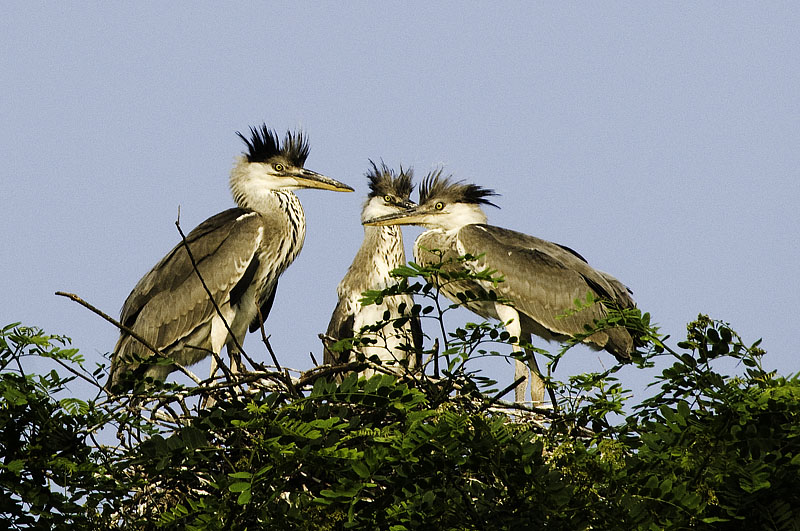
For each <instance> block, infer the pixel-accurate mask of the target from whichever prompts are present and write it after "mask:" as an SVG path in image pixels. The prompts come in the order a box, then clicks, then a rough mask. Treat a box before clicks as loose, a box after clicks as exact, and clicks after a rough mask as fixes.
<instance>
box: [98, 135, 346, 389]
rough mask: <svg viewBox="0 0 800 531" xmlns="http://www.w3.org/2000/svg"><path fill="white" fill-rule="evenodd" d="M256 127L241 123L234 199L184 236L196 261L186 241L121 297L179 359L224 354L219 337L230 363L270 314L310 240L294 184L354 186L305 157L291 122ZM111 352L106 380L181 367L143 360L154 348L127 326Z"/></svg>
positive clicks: (148, 335) (146, 332) (144, 328)
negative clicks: (283, 128)
mask: <svg viewBox="0 0 800 531" xmlns="http://www.w3.org/2000/svg"><path fill="white" fill-rule="evenodd" d="M250 133H251V135H250V138H247V137H245V136H244V135H243V134H242V133H239V132H237V135H238V136H239V137H240V138H241V139H242V140H243V141H244V143H245V144H246V146H247V150H246V151H245V152H244V153H243V156H241V157H238V158H237V159H236V162H235V164H234V167H233V169H232V170H231V175H230V189H231V193H232V195H233V198H234V200H235V202H236V204H237V207H235V208H231V209H228V210H225V211H224V212H220V213H219V214H217V215H215V216H212V217H211V218H209V219H207V220H206V221H204V222H203V223H201V224H200V225H198V226H197V227H196V228H195V229H194V230H192V231H191V232H190V233H189V234H188V236H187V237H186V245H188V247H189V249H190V250H191V254H192V256H193V258H194V260H195V262H196V263H197V271H195V268H194V266H193V265H192V263H191V259H190V256H189V253H188V252H187V249H186V248H185V246H184V243H183V242H181V243H179V244H178V245H176V246H175V247H174V248H173V249H172V250H171V251H170V252H169V253H167V255H166V256H165V257H164V258H162V259H161V261H160V262H158V263H157V264H156V265H155V266H154V267H153V269H151V270H150V272H148V273H147V274H146V275H144V277H142V279H141V280H139V282H138V284H136V287H134V288H133V291H131V293H130V295H128V298H127V299H126V300H125V303H124V305H123V306H122V311H121V317H120V321H121V322H122V324H124V325H125V326H127V327H129V328H130V329H131V330H133V331H134V332H136V333H138V334H139V335H140V336H142V338H143V339H145V340H146V341H148V342H150V344H152V345H154V346H155V347H156V348H157V349H159V350H160V351H161V352H162V353H164V354H165V355H166V356H167V357H168V358H169V359H170V360H172V361H174V362H176V363H179V364H181V365H182V366H188V365H191V364H194V363H197V362H198V361H200V360H202V359H204V358H206V357H207V356H209V355H210V354H211V352H214V353H217V354H219V352H220V351H221V350H222V347H223V346H227V349H228V354H229V355H230V356H231V360H232V363H233V360H235V359H236V358H237V357H238V352H237V344H238V345H241V343H242V340H243V339H244V336H245V334H246V333H247V329H248V327H249V329H250V331H254V330H256V329H257V328H258V327H259V326H260V325H261V323H262V321H261V319H266V317H267V315H268V314H269V312H270V309H271V308H272V303H273V301H274V300H275V291H276V287H277V283H278V278H279V277H280V275H281V274H282V273H283V272H284V271H285V270H286V268H287V267H289V265H290V264H291V263H292V262H293V261H294V259H295V258H296V257H297V255H298V253H300V250H301V249H302V248H303V242H304V240H305V235H306V223H305V214H304V213H303V207H302V205H301V204H300V200H299V199H298V198H297V196H296V195H295V194H294V193H292V190H296V189H300V188H318V189H322V190H333V191H339V192H351V191H353V189H352V188H351V187H349V186H347V185H346V184H343V183H341V182H339V181H336V180H334V179H331V178H329V177H326V176H324V175H321V174H319V173H316V172H313V171H311V170H308V169H305V168H304V167H303V166H304V164H305V161H306V158H307V157H308V152H309V146H308V142H307V139H306V137H305V136H304V135H303V134H302V132H297V133H292V132H287V133H286V136H285V137H284V140H283V143H281V142H280V140H279V138H278V136H277V134H276V133H275V131H273V130H270V129H268V128H267V126H266V125H262V126H261V127H260V128H259V127H251V128H250ZM198 273H199V275H200V276H202V279H203V280H204V281H205V283H206V285H207V287H208V289H209V291H210V292H211V294H212V295H213V297H214V301H215V302H216V304H217V306H218V307H219V309H220V312H219V313H221V314H222V315H221V316H220V315H219V314H218V312H217V311H216V309H215V308H214V304H213V303H212V301H211V300H210V299H209V296H208V294H207V292H206V290H205V288H203V286H202V283H201V281H200V278H199V276H198ZM223 319H224V322H223ZM226 323H227V325H228V326H227V327H226V326H225V325H226ZM228 327H229V328H230V332H232V334H231V333H230V332H229V331H228ZM112 356H113V357H112V362H111V370H110V375H109V383H108V385H107V387H108V388H109V389H112V388H114V386H115V385H117V384H118V383H119V382H120V381H121V380H122V379H123V377H124V376H125V375H129V374H131V373H132V372H133V371H136V374H140V373H143V376H144V377H152V378H153V379H157V380H164V379H165V378H166V376H167V375H168V374H169V373H170V372H172V371H173V370H175V369H176V367H175V365H174V364H163V363H161V364H152V365H144V366H143V367H139V363H138V362H137V360H141V359H146V358H149V357H150V356H151V353H150V352H149V351H148V350H147V349H145V348H144V347H143V345H142V344H141V343H140V342H139V341H138V340H136V339H135V338H133V337H132V336H131V335H129V334H127V333H126V332H122V333H121V335H120V337H119V340H118V341H117V344H116V346H115V347H114V352H113V355H112ZM137 367H138V370H137Z"/></svg>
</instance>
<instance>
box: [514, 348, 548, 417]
mask: <svg viewBox="0 0 800 531" xmlns="http://www.w3.org/2000/svg"><path fill="white" fill-rule="evenodd" d="M520 341H525V342H526V343H528V344H530V342H531V335H530V334H528V333H524V334H522V337H520ZM525 354H526V355H527V359H526V361H527V362H528V364H527V367H526V368H527V369H528V370H530V378H531V402H533V404H534V405H536V404H542V403H544V378H542V371H541V369H539V364H538V363H537V362H536V357H535V356H534V353H533V350H531V349H525ZM517 362H518V363H520V362H519V361H517ZM523 367H524V364H523Z"/></svg>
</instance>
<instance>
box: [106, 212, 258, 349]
mask: <svg viewBox="0 0 800 531" xmlns="http://www.w3.org/2000/svg"><path fill="white" fill-rule="evenodd" d="M259 218H260V216H259V215H258V214H257V213H255V212H251V211H248V210H244V209H239V208H233V209H229V210H226V211H225V212H221V213H220V214H217V215H216V216H213V217H211V218H209V219H207V220H206V221H204V222H203V223H201V224H200V225H199V226H197V228H195V229H194V230H193V231H192V232H190V233H189V235H188V236H187V237H186V243H187V244H188V246H189V249H190V250H191V253H192V256H193V257H194V260H195V262H196V264H197V271H198V272H199V273H200V276H202V278H203V281H204V282H205V284H206V286H207V287H208V290H209V291H210V292H211V295H212V296H213V298H214V301H215V302H216V303H217V304H218V305H219V306H223V305H224V304H225V303H226V302H228V301H229V300H230V296H231V291H232V290H233V289H234V287H235V286H236V285H237V283H238V282H239V281H240V280H241V278H242V277H243V276H244V275H245V274H246V273H247V271H248V270H249V269H252V263H253V260H254V259H255V254H256V249H257V248H258V246H259V243H260V241H261V239H262V236H263V227H262V223H261V220H260V219H259ZM214 311H215V310H214V307H213V304H212V303H211V301H210V300H209V297H208V293H207V292H206V290H205V288H203V285H202V283H201V282H200V278H199V277H198V275H197V273H196V272H195V268H194V266H193V265H192V261H191V259H190V257H189V253H188V252H186V249H185V247H184V244H183V242H181V243H179V244H178V245H176V246H175V247H174V248H173V249H172V250H171V251H170V252H169V253H168V254H167V255H166V256H165V257H164V258H163V259H162V260H161V261H160V262H158V263H157V264H156V265H155V266H154V267H153V269H151V270H150V271H149V272H148V273H147V274H146V275H145V276H144V277H142V279H141V280H140V281H139V282H138V283H137V285H136V287H135V288H134V289H133V291H132V292H131V294H130V295H129V296H128V298H127V300H126V301H125V304H124V305H123V307H122V312H121V320H122V322H123V323H124V324H125V325H127V326H129V327H131V328H133V329H134V330H135V331H136V332H138V333H139V334H141V335H142V336H143V337H144V338H145V339H147V340H149V341H151V342H152V343H153V344H154V345H155V346H156V347H158V348H160V349H167V348H169V347H170V346H171V345H174V344H175V343H177V342H179V341H180V340H181V339H184V338H186V337H188V336H189V335H191V334H192V332H193V331H194V330H195V329H196V328H198V327H199V326H203V325H205V324H206V321H207V320H209V319H210V318H211V316H212V315H213V313H214ZM121 341H122V339H121Z"/></svg>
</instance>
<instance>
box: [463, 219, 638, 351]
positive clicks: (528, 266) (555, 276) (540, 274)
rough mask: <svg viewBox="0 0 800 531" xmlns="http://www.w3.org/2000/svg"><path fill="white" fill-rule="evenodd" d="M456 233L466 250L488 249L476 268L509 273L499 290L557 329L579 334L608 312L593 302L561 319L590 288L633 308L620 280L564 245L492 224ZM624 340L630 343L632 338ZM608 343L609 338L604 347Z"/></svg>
mask: <svg viewBox="0 0 800 531" xmlns="http://www.w3.org/2000/svg"><path fill="white" fill-rule="evenodd" d="M457 237H458V240H459V242H460V243H461V245H462V246H463V248H464V249H465V250H466V251H467V252H470V253H472V254H476V255H477V254H480V253H486V254H485V256H484V257H482V258H481V259H480V260H479V261H478V264H477V265H478V267H489V268H491V269H496V270H498V272H499V273H500V274H502V275H503V276H504V277H505V281H504V282H501V283H500V284H499V285H498V287H497V292H498V294H499V295H500V296H501V297H504V298H507V299H510V300H511V301H513V303H514V306H515V307H516V308H517V310H519V311H520V312H523V313H524V314H526V315H527V316H528V317H530V318H531V319H533V320H534V321H536V322H537V323H539V324H540V325H541V326H543V327H544V328H546V329H547V330H549V331H551V332H553V333H557V334H565V335H574V334H577V333H581V332H583V331H584V328H583V326H584V324H589V323H591V322H592V320H593V319H597V318H602V317H604V316H605V313H606V312H605V308H604V307H603V306H602V305H601V304H595V305H593V306H592V307H590V308H588V309H586V310H583V311H581V312H578V313H576V314H573V315H571V316H569V317H565V318H557V316H559V315H562V314H564V312H565V311H566V310H568V309H570V308H573V307H574V300H575V299H580V300H585V297H586V295H587V293H588V292H590V291H591V292H593V293H594V294H595V295H596V296H598V297H601V298H607V299H610V300H612V301H615V302H617V303H618V304H620V306H622V307H632V306H634V303H633V300H632V299H631V297H630V295H629V291H628V289H627V288H626V287H625V286H624V285H623V284H622V283H621V282H619V281H618V280H617V279H615V278H614V277H612V276H611V275H608V274H606V273H602V272H600V271H597V270H596V269H594V268H592V267H591V266H589V265H588V264H587V263H586V261H585V260H584V259H583V258H582V257H581V256H580V255H578V254H577V253H575V252H574V251H571V250H569V249H566V248H564V247H562V246H560V245H557V244H554V243H552V242H548V241H546V240H542V239H539V238H535V237H533V236H528V235H526V234H522V233H518V232H515V231H511V230H507V229H502V228H500V227H493V226H490V225H477V224H476V225H467V226H465V227H463V228H462V229H461V230H460V231H459V232H458V236H457ZM622 340H623V342H629V341H630V337H629V336H628V338H627V340H625V339H624V338H623V339H622ZM604 344H605V340H603V341H602V344H601V345H600V346H604ZM621 348H623V350H625V349H627V348H628V347H621Z"/></svg>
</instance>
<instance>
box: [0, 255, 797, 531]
mask: <svg viewBox="0 0 800 531" xmlns="http://www.w3.org/2000/svg"><path fill="white" fill-rule="evenodd" d="M398 274H399V276H400V280H399V282H398V284H397V286H393V287H390V288H388V289H387V290H384V291H381V292H370V293H367V294H365V298H366V300H367V301H368V302H377V301H379V300H380V299H381V298H382V297H388V296H392V295H393V294H394V293H408V292H411V293H414V294H416V295H417V296H418V300H420V301H423V303H424V304H417V305H415V306H414V308H410V309H408V312H409V313H410V314H412V315H413V314H417V315H421V316H428V317H429V318H430V319H433V320H437V321H438V323H440V324H441V323H442V320H441V316H442V314H443V313H444V312H446V311H449V310H450V309H452V308H454V307H457V305H455V306H453V305H448V306H444V307H442V306H439V298H438V296H437V292H438V289H439V288H437V286H440V284H438V282H440V281H442V280H444V281H445V282H446V281H451V280H452V281H456V280H460V279H463V278H465V277H459V276H458V275H463V274H465V273H457V272H447V273H445V272H444V271H442V270H441V269H437V268H432V269H423V268H419V267H418V266H415V265H414V264H410V265H409V266H407V267H405V268H401V270H400V271H398ZM436 275H438V278H433V277H434V276H436ZM446 275H450V276H446ZM479 275H482V276H484V277H485V278H484V279H485V280H486V279H491V280H492V281H497V282H500V281H502V279H495V278H493V277H492V275H493V273H492V272H491V271H486V272H481V273H479ZM419 276H421V278H422V281H417V280H415V278H414V277H419ZM472 278H474V277H472ZM465 297H466V298H465V300H464V304H468V303H469V302H471V301H474V300H476V299H481V298H485V299H491V298H492V297H493V294H492V292H485V293H473V294H467V295H465ZM592 302H593V301H591V300H588V301H578V303H577V304H576V309H575V311H580V308H581V305H582V304H586V303H589V304H591V303H592ZM402 318H403V317H401V318H400V319H402ZM618 323H624V324H625V326H630V327H632V328H634V329H636V330H640V331H641V332H642V334H641V335H642V337H645V338H647V339H648V341H649V342H650V345H651V346H650V348H649V350H648V351H646V352H644V353H643V354H642V359H641V360H639V366H640V368H641V370H643V371H650V372H651V373H653V374H654V375H653V380H654V384H653V387H654V389H653V394H652V396H649V397H645V398H643V399H642V398H640V399H638V400H637V402H636V403H633V404H631V403H629V402H630V399H629V396H630V393H629V392H628V391H626V390H625V388H624V386H623V382H622V381H621V379H622V378H621V376H620V375H619V374H618V371H619V369H620V366H615V367H612V368H610V369H608V370H606V371H604V372H601V373H588V374H580V375H573V376H571V377H570V378H569V379H568V380H567V381H566V382H558V381H556V380H555V379H553V378H549V379H548V383H549V385H551V386H552V387H553V388H554V389H555V391H556V396H557V399H558V404H557V406H558V408H557V410H555V409H554V410H548V409H531V408H528V409H526V408H514V407H511V405H509V404H506V403H503V402H502V401H501V400H500V399H501V398H502V393H498V392H497V390H496V389H495V387H496V382H494V381H492V380H491V379H489V378H487V377H485V376H483V375H482V374H481V372H480V371H479V370H476V369H473V368H472V364H473V361H474V360H475V359H477V358H480V357H484V356H508V354H502V353H500V352H499V351H502V350H503V349H502V348H501V347H509V345H510V344H513V343H514V341H516V338H511V337H509V335H508V333H506V332H505V331H504V330H502V328H500V327H498V326H495V325H491V324H489V323H468V324H466V325H464V326H462V327H458V328H456V329H454V330H452V331H446V330H443V329H442V332H443V335H442V336H441V337H440V339H441V349H437V348H436V346H435V345H434V346H433V347H431V348H429V349H428V351H427V353H428V354H431V355H432V357H433V359H437V358H438V356H441V358H442V361H443V363H442V367H441V374H439V375H432V374H430V373H431V372H432V371H430V370H428V371H426V372H424V373H421V374H402V375H401V376H397V375H396V374H391V371H386V373H385V374H384V373H380V372H378V373H377V374H375V375H374V376H372V377H371V378H369V379H365V378H358V377H357V376H356V375H355V374H348V375H346V376H344V377H340V378H336V377H335V376H336V375H337V374H338V373H336V372H332V371H331V368H326V367H322V368H319V369H314V370H312V371H309V372H308V373H305V374H303V375H301V376H300V377H299V378H295V379H292V380H289V379H288V378H287V377H286V376H285V374H283V373H269V372H257V371H256V372H251V373H247V374H245V375H244V379H243V380H241V381H239V382H234V383H236V385H233V383H231V382H230V381H227V380H222V381H219V380H211V381H206V382H203V383H202V385H200V386H198V387H196V388H186V387H183V386H180V385H176V384H163V385H156V384H150V385H149V386H148V385H141V386H139V387H138V388H137V391H136V394H135V395H130V396H128V397H113V398H106V397H105V396H104V394H103V392H102V391H100V390H99V389H100V387H101V385H100V383H99V382H98V381H97V378H98V377H102V376H103V370H102V369H95V370H94V371H93V372H90V371H89V370H88V369H86V368H84V366H83V363H84V360H83V359H82V358H81V356H80V355H79V354H78V352H77V351H76V350H74V349H70V348H66V347H67V346H68V340H67V339H66V338H62V337H59V336H47V335H45V334H43V333H42V332H41V331H40V330H37V329H32V328H25V327H20V326H18V325H10V326H8V327H6V328H4V329H3V330H2V333H0V360H1V363H2V365H1V368H2V371H1V372H0V448H1V449H2V456H1V457H2V463H0V488H2V497H1V498H0V521H2V523H4V524H6V527H7V528H9V529H56V528H67V527H69V528H71V529H73V528H74V529H126V530H128V529H189V530H201V529H202V530H206V529H211V530H213V529H299V530H303V529H314V530H318V529H322V530H325V529H330V530H339V529H391V530H398V531H399V530H411V529H445V530H447V529H453V530H455V529H458V530H469V529H475V530H478V529H481V530H482V529H511V528H516V529H531V528H539V527H543V528H548V529H608V530H617V529H619V530H630V529H648V530H649V529H652V530H656V529H686V528H692V529H715V530H716V529H774V530H795V529H798V528H800V527H799V524H798V522H800V509H799V508H800V490H799V489H798V488H797V487H798V485H800V407H799V406H798V404H800V381H798V377H797V376H796V375H795V376H790V377H782V376H779V375H777V374H774V373H770V372H768V371H766V370H764V369H763V367H762V364H761V358H762V356H763V355H764V352H763V351H762V350H760V348H759V346H758V343H757V342H756V343H755V344H751V345H747V344H745V343H744V341H743V340H742V339H741V338H740V337H739V336H738V335H737V334H736V333H735V332H734V331H733V330H732V329H731V327H730V326H729V325H727V324H725V323H722V322H719V321H713V320H711V319H709V318H708V317H705V316H700V317H699V318H698V319H697V320H696V321H695V322H693V323H691V324H690V325H689V328H688V334H687V338H686V340H685V341H682V342H680V343H678V344H677V347H676V349H673V348H671V347H670V346H669V345H667V344H666V342H665V341H666V340H665V338H662V337H661V336H660V335H659V333H658V330H657V329H656V328H655V327H654V326H652V325H651V323H650V317H649V316H648V315H647V314H642V313H641V312H638V311H625V312H622V311H619V310H617V309H614V308H610V310H609V315H608V318H607V319H606V320H604V321H600V322H597V323H596V324H595V326H596V327H597V328H602V327H607V326H612V325H614V324H618ZM587 333H591V331H587ZM356 339H357V338H356ZM578 339H579V338H578ZM572 344H573V343H572V342H570V343H569V344H567V345H565V348H564V349H562V350H561V351H560V352H559V353H558V354H557V355H555V356H552V357H551V358H552V360H551V364H552V363H555V362H557V361H558V359H560V357H563V356H564V355H568V352H569V349H570V348H571V345H572ZM505 350H506V351H507V350H508V348H506V349H505ZM34 356H35V357H40V358H46V359H48V360H51V361H52V362H53V363H55V364H56V365H58V367H59V370H55V369H54V370H52V371H49V372H46V374H36V373H32V372H26V371H25V370H24V368H25V367H26V361H27V358H30V357H34ZM731 361H734V362H736V363H738V365H737V367H738V371H737V373H736V374H733V375H730V374H726V373H724V372H723V371H722V369H721V367H730V366H732V364H731V363H730V362H731ZM655 364H659V365H662V366H664V365H665V364H666V368H665V369H663V371H661V372H660V373H656V372H655V370H654V365H655ZM362 366H363V364H362ZM62 373H65V374H67V376H62ZM76 379H80V380H82V381H84V382H86V383H93V384H94V385H95V386H96V387H97V389H98V395H97V396H95V397H93V398H86V397H78V396H74V395H73V394H72V393H70V392H69V391H70V389H69V388H70V387H71V385H70V384H74V382H76ZM200 396H205V397H207V398H211V399H213V401H214V405H213V406H211V407H203V406H201V405H200V404H199V401H198V397H200ZM192 400H194V402H192ZM111 439H116V440H117V441H118V442H115V443H113V444H110V443H108V441H109V440H111ZM99 441H105V442H99Z"/></svg>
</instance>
